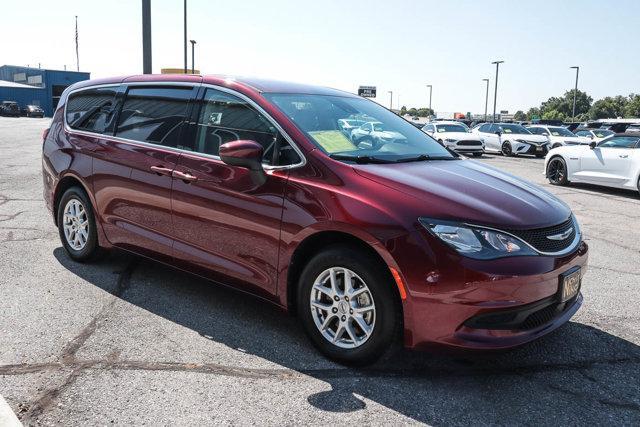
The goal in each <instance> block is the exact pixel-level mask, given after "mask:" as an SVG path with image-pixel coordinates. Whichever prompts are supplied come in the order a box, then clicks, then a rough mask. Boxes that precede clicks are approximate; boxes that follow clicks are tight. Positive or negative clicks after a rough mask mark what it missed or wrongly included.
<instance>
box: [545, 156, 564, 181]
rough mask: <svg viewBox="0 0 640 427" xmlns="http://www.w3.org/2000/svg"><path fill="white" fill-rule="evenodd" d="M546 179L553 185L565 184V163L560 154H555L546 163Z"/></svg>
mask: <svg viewBox="0 0 640 427" xmlns="http://www.w3.org/2000/svg"><path fill="white" fill-rule="evenodd" d="M547 179H548V180H549V182H550V183H551V184H553V185H567V184H568V183H569V180H568V179H567V164H566V162H565V161H564V159H563V158H562V157H560V156H556V157H553V158H551V160H549V163H548V164H547Z"/></svg>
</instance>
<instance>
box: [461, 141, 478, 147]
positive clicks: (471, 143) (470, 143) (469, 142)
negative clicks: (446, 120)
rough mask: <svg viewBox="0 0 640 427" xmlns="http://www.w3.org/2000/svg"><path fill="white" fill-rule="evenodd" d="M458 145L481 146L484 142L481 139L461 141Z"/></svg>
mask: <svg viewBox="0 0 640 427" xmlns="http://www.w3.org/2000/svg"><path fill="white" fill-rule="evenodd" d="M458 145H467V146H477V147H481V146H482V142H480V141H460V142H458Z"/></svg>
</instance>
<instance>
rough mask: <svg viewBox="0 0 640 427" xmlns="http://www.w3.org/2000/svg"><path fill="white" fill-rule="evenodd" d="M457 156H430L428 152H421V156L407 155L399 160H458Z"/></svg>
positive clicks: (399, 161)
mask: <svg viewBox="0 0 640 427" xmlns="http://www.w3.org/2000/svg"><path fill="white" fill-rule="evenodd" d="M457 159H458V158H457V157H446V156H435V157H433V156H430V155H428V154H420V155H419V156H416V157H406V158H404V159H398V160H397V162H398V163H404V162H421V161H423V160H457Z"/></svg>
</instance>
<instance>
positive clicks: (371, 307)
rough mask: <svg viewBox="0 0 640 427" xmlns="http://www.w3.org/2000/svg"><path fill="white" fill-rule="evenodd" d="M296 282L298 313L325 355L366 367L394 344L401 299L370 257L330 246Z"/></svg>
mask: <svg viewBox="0 0 640 427" xmlns="http://www.w3.org/2000/svg"><path fill="white" fill-rule="evenodd" d="M298 286H299V289H298V299H297V310H298V315H299V316H300V318H301V319H302V323H303V325H304V328H305V331H306V333H307V335H308V336H309V337H310V338H311V341H312V342H313V343H314V345H315V346H316V347H317V348H318V349H319V350H320V351H321V352H322V353H324V354H325V355H326V356H327V357H329V358H331V359H333V360H336V361H338V362H340V363H344V364H349V365H364V364H368V363H372V362H374V361H375V360H377V359H378V358H379V357H380V356H381V355H382V354H383V353H385V352H386V351H387V350H388V349H389V348H393V344H394V343H395V341H396V338H397V336H398V334H399V331H400V325H401V323H402V320H401V309H400V303H399V298H398V296H397V295H396V293H395V291H394V288H393V286H394V285H393V282H392V279H391V277H390V274H389V273H388V272H387V271H386V267H385V266H384V265H380V262H379V261H378V260H377V259H375V258H374V257H372V256H368V255H367V254H364V253H362V250H358V249H354V248H351V247H349V246H334V247H332V248H329V249H327V250H325V251H323V252H321V253H319V254H318V255H316V256H314V257H313V258H312V259H311V260H310V261H309V263H308V264H307V266H306V267H305V268H304V270H303V272H302V275H301V276H300V282H299V284H298Z"/></svg>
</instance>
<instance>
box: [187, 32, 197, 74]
mask: <svg viewBox="0 0 640 427" xmlns="http://www.w3.org/2000/svg"><path fill="white" fill-rule="evenodd" d="M189 42H190V43H191V74H195V69H196V68H195V65H194V64H195V62H196V60H195V57H194V52H195V45H196V41H195V40H189Z"/></svg>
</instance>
